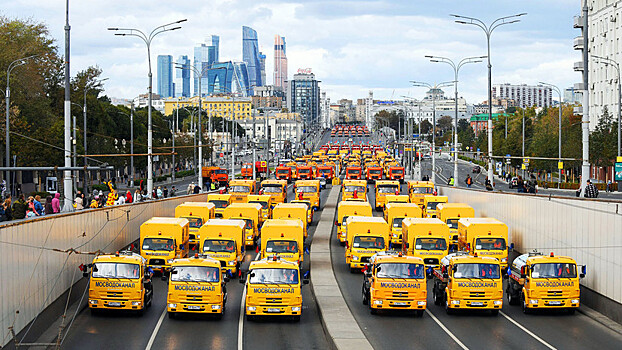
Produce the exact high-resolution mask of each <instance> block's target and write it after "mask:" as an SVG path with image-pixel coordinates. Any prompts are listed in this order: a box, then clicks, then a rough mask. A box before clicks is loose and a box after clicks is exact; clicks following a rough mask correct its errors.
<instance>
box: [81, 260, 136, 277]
mask: <svg viewBox="0 0 622 350" xmlns="http://www.w3.org/2000/svg"><path fill="white" fill-rule="evenodd" d="M93 277H94V278H130V279H138V278H140V265H138V264H118V263H96V264H95V266H93Z"/></svg>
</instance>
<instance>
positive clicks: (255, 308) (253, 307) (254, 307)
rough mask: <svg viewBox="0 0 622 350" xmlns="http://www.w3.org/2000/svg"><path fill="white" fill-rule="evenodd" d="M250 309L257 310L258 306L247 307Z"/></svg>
mask: <svg viewBox="0 0 622 350" xmlns="http://www.w3.org/2000/svg"><path fill="white" fill-rule="evenodd" d="M246 309H247V310H248V311H257V307H256V306H249V307H247V308H246Z"/></svg>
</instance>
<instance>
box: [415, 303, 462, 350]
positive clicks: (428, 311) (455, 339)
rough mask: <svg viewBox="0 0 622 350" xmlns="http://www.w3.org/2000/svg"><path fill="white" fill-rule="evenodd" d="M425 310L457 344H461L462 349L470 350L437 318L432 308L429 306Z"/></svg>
mask: <svg viewBox="0 0 622 350" xmlns="http://www.w3.org/2000/svg"><path fill="white" fill-rule="evenodd" d="M425 312H426V313H427V314H428V315H430V317H432V319H433V320H434V322H436V324H438V325H439V327H441V328H442V329H443V330H444V331H445V333H447V335H449V336H450V337H451V339H453V340H454V341H455V342H456V344H458V346H460V347H461V348H462V349H464V350H469V348H467V347H466V345H464V344H462V342H461V341H460V339H458V337H456V336H455V335H454V334H453V333H451V332H450V331H449V329H447V327H445V325H444V324H443V323H441V321H439V319H438V318H436V316H434V315H433V314H432V313H431V312H430V310H428V309H427V308H426V309H425Z"/></svg>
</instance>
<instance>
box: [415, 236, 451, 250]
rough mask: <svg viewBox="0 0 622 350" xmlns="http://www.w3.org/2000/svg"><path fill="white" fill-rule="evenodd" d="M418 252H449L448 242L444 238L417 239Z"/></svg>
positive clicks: (416, 247)
mask: <svg viewBox="0 0 622 350" xmlns="http://www.w3.org/2000/svg"><path fill="white" fill-rule="evenodd" d="M415 249H417V250H447V242H445V240H444V239H443V238H417V240H416V241H415Z"/></svg>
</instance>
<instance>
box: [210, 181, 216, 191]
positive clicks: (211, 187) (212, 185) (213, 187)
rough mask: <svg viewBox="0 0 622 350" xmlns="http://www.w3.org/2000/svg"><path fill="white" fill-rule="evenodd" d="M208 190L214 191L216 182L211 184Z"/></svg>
mask: <svg viewBox="0 0 622 350" xmlns="http://www.w3.org/2000/svg"><path fill="white" fill-rule="evenodd" d="M210 189H211V190H212V191H216V182H212V183H211V184H210Z"/></svg>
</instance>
